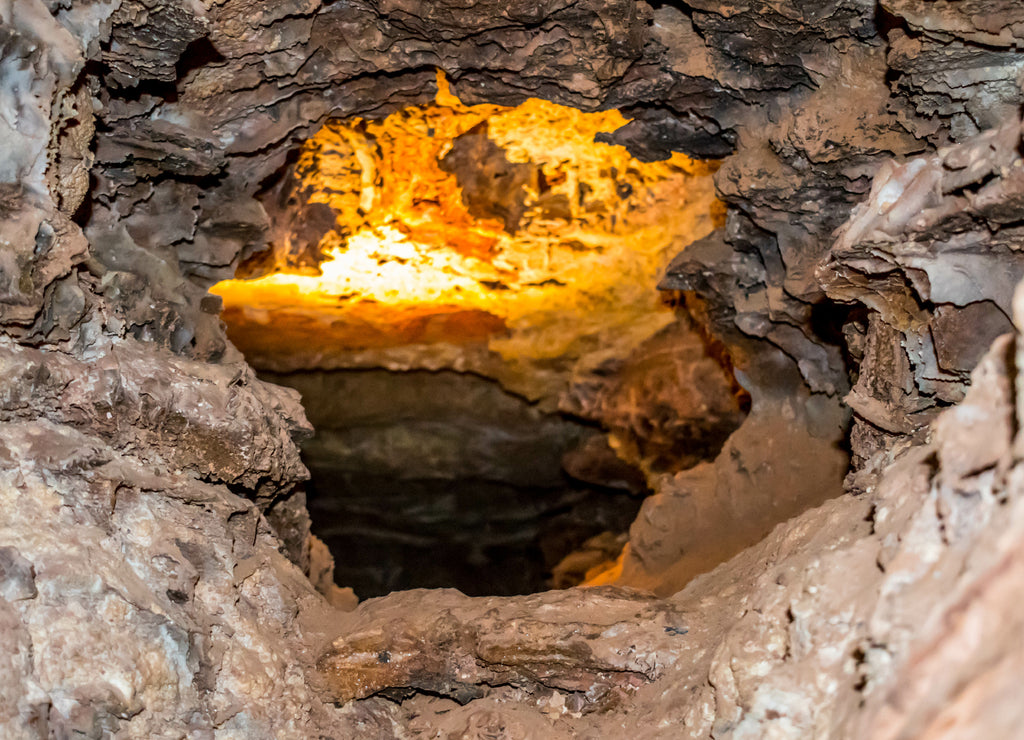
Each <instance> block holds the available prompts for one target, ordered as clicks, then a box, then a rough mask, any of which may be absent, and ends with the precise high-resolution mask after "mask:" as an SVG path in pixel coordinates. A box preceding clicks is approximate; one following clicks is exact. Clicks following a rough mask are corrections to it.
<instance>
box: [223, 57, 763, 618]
mask: <svg viewBox="0 0 1024 740" xmlns="http://www.w3.org/2000/svg"><path fill="white" fill-rule="evenodd" d="M436 84H437V93H436V95H435V100H433V101H431V102H430V103H428V104H425V105H415V106H406V107H404V108H400V109H398V110H396V111H393V112H391V113H389V114H388V115H386V116H384V117H382V118H378V119H367V118H361V117H355V118H350V119H335V118H329V119H327V120H326V121H325V122H324V124H323V125H322V126H321V128H320V129H319V130H318V131H317V132H316V133H314V134H313V136H311V137H310V138H309V139H308V140H306V141H304V142H303V143H302V144H300V145H299V146H297V147H296V149H294V150H293V152H294V153H293V154H292V155H291V156H290V157H289V158H288V159H287V160H286V161H287V164H286V165H285V166H284V168H283V170H282V171H280V172H278V173H276V175H275V179H272V180H267V181H264V184H263V186H262V192H261V193H260V194H259V196H258V197H259V199H260V201H261V202H262V203H263V204H264V208H265V210H266V211H267V212H268V215H269V216H270V234H271V235H270V238H269V240H268V241H269V246H268V247H267V248H266V249H263V250H260V251H256V252H254V253H253V254H252V255H251V256H250V257H249V258H248V259H246V260H244V261H242V262H241V263H240V264H239V267H238V269H237V271H236V277H235V278H234V279H230V280H226V281H222V282H220V283H217V284H216V285H214V286H213V287H212V288H211V289H210V290H211V293H212V294H214V295H216V296H219V297H220V298H221V299H222V301H223V306H224V307H223V311H222V313H221V316H222V318H223V320H224V321H225V323H226V326H227V335H228V338H229V339H230V340H231V341H232V343H233V344H234V345H235V346H236V347H237V348H238V349H240V350H241V351H242V352H243V354H244V355H245V358H246V360H247V362H248V363H249V364H250V365H251V366H252V367H253V368H254V369H255V370H256V371H257V372H258V373H259V376H260V377H261V378H262V379H265V380H268V381H270V382H274V383H276V384H279V385H284V386H288V387H291V388H294V389H296V390H298V391H299V392H300V394H301V396H302V399H303V405H304V407H305V411H306V416H307V418H308V420H309V421H310V423H311V424H312V425H313V427H314V429H315V433H314V436H313V438H312V439H310V440H308V441H307V442H306V443H305V444H304V445H303V448H302V449H303V462H304V463H305V464H306V467H307V468H308V469H309V471H310V475H311V479H310V480H309V481H308V482H307V483H306V484H305V485H304V489H305V493H306V503H307V508H308V509H309V512H310V516H311V525H312V533H313V534H314V535H315V536H317V537H318V538H319V539H320V540H322V541H323V542H324V543H325V544H326V545H327V546H328V548H329V549H330V551H331V553H332V554H333V556H334V561H335V580H336V581H337V582H338V583H339V584H341V585H343V586H344V587H347V588H351V589H353V590H354V592H355V594H356V595H357V596H358V597H359V598H367V597H376V596H383V595H385V594H387V593H389V592H390V591H395V590H406V589H410V588H417V587H430V588H439V587H454V588H458V589H459V590H460V591H462V592H463V593H466V594H467V595H473V596H481V595H488V594H493V595H512V594H521V593H530V592H533V591H540V590H544V589H545V588H548V587H551V586H554V585H558V586H567V585H575V584H576V583H578V582H580V581H581V580H583V578H584V576H585V575H586V571H587V570H595V571H596V570H598V569H600V567H601V566H604V567H605V568H609V567H611V565H612V564H613V561H614V560H615V559H616V558H617V557H618V555H619V554H620V551H621V548H622V545H623V544H624V542H625V539H626V532H627V530H628V528H629V525H630V524H631V523H632V521H633V519H634V518H635V517H636V514H637V511H638V509H639V506H640V501H641V500H642V497H643V495H644V494H645V493H646V492H647V485H646V480H645V477H644V469H647V470H648V471H652V472H655V473H664V472H675V471H678V470H681V469H684V468H690V467H693V466H695V465H696V464H698V463H699V462H702V461H704V460H711V459H713V458H714V457H715V456H716V455H717V454H718V452H719V451H720V450H721V447H722V445H723V444H724V442H725V440H726V438H727V437H728V436H729V434H730V433H731V432H733V431H734V429H735V428H736V427H737V426H739V422H740V419H741V418H742V415H743V412H744V407H743V406H744V401H745V398H744V392H743V390H742V388H740V386H739V385H738V383H737V382H736V380H735V378H734V377H732V375H731V371H730V368H729V363H728V357H727V353H725V352H724V351H720V352H719V353H718V355H717V356H715V354H714V352H713V351H712V350H711V348H709V347H708V342H707V341H706V340H705V339H704V338H702V337H700V336H699V335H698V333H697V332H696V331H694V330H693V327H687V326H686V325H684V323H683V322H681V321H680V320H679V319H678V318H677V317H676V310H675V309H674V307H673V305H672V302H673V298H672V296H671V295H662V294H660V293H659V291H658V290H657V288H656V285H657V282H658V279H659V277H660V275H661V273H662V272H663V271H664V269H665V268H666V267H667V265H668V263H669V261H670V260H671V258H672V257H673V256H674V255H675V251H674V250H675V247H676V243H677V242H678V241H687V240H692V239H694V238H699V237H702V236H706V235H707V234H709V233H710V232H711V231H712V230H713V229H714V226H715V222H716V221H719V222H720V221H721V219H722V216H723V215H724V209H723V207H722V204H721V202H720V201H718V200H717V199H716V198H715V197H714V186H713V184H712V175H713V172H714V168H715V167H716V165H717V163H716V162H714V161H710V162H699V161H695V160H692V159H690V158H689V157H687V156H685V155H683V154H681V153H674V154H672V155H671V156H670V157H669V158H668V159H665V160H656V161H652V162H644V161H641V160H640V159H637V158H636V157H634V156H632V155H631V154H630V152H629V151H628V150H627V149H626V148H625V147H623V146H621V145H618V144H614V143H612V142H610V141H601V139H602V138H607V137H609V136H610V135H611V134H612V133H614V131H616V130H617V129H619V128H621V127H622V126H624V125H625V124H626V119H625V118H624V117H623V116H622V114H621V113H619V112H618V111H604V112H590V113H587V112H583V111H580V110H578V109H576V108H572V107H568V106H561V105H558V104H555V103H551V102H548V101H544V100H541V99H537V98H530V99H528V100H526V101H524V102H523V103H520V104H519V105H517V106H507V105H495V104H476V105H466V104H464V103H462V101H461V100H459V99H458V97H457V96H455V95H453V94H452V92H451V90H450V86H449V84H448V81H447V80H446V78H445V77H444V75H443V73H441V72H438V73H437V78H436ZM680 387H683V388H685V390H677V389H678V388H680ZM616 450H617V452H616ZM567 558H568V560H566V559H567ZM563 561H565V562H564V563H563ZM586 566H589V567H586Z"/></svg>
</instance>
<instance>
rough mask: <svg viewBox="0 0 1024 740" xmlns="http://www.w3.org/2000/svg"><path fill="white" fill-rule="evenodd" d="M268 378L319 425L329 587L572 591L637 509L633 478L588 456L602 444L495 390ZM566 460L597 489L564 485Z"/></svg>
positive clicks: (617, 544)
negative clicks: (294, 396) (291, 392)
mask: <svg viewBox="0 0 1024 740" xmlns="http://www.w3.org/2000/svg"><path fill="white" fill-rule="evenodd" d="M264 377H265V379H267V380H270V381H271V382H275V383H279V384H282V385H290V386H292V387H294V388H296V389H298V390H299V391H300V392H301V393H302V395H303V401H304V404H305V406H306V408H307V413H308V415H309V419H310V421H311V422H312V424H313V425H314V427H315V428H316V434H315V436H314V437H313V439H312V440H311V441H310V442H308V443H307V444H306V445H305V446H304V448H303V459H304V461H305V463H306V465H307V467H308V468H309V469H310V473H311V475H312V479H311V480H310V482H309V483H308V484H307V503H308V507H309V511H310V515H311V517H312V520H313V533H314V534H315V535H317V536H318V537H320V539H322V540H323V541H324V542H325V543H326V544H327V546H328V547H329V548H330V550H331V552H332V553H333V555H334V558H335V580H336V582H337V583H339V584H342V585H345V586H349V587H351V588H353V589H354V591H355V593H356V594H357V595H358V596H359V597H360V598H367V597H374V596H381V595H384V594H386V593H389V592H391V591H397V590H404V589H408V588H439V587H454V588H458V589H459V590H461V591H462V592H463V593H466V594H468V595H512V594H521V593H530V592H534V591H539V590H543V589H546V588H550V587H564V586H569V585H575V584H576V583H578V582H579V581H581V580H582V579H583V577H584V576H585V575H586V573H587V571H590V570H593V569H595V568H598V567H599V566H601V565H603V564H608V563H609V562H610V561H612V560H614V558H615V557H616V556H617V555H618V554H619V551H620V550H621V548H622V545H623V543H624V541H625V532H626V530H627V529H628V527H629V525H630V523H631V522H632V520H633V518H634V517H635V516H636V512H637V509H638V508H639V505H640V501H641V494H642V492H643V488H644V482H643V478H642V476H641V475H640V474H639V473H638V471H635V470H632V469H631V468H629V466H627V465H625V464H623V463H621V462H619V463H618V464H616V462H617V461H616V458H615V456H614V453H612V452H611V450H610V449H608V448H607V447H605V448H604V450H605V453H606V454H604V455H599V454H595V452H594V447H595V443H597V444H598V445H599V444H600V442H602V441H603V435H601V434H599V433H598V432H596V431H595V430H593V429H591V428H588V427H585V426H583V425H581V424H579V423H574V422H572V421H570V420H567V419H565V418H562V417H560V416H558V415H553V414H546V413H543V412H541V411H540V410H539V409H537V407H536V406H535V405H533V404H530V403H527V402H526V401H524V400H523V399H520V398H517V397H515V396H512V395H511V394H509V393H506V392H505V391H503V390H502V389H501V388H500V387H499V386H498V384H497V383H495V382H494V381H491V380H487V379H484V378H481V377H479V376H476V375H471V374H465V373H457V372H452V371H441V372H427V371H409V372H390V371H387V370H380V369H376V370H341V371H333V372H322V371H320V372H305V373H290V374H285V375H275V374H268V375H265V376H264ZM584 455H585V456H586V457H585V459H584V457H583V456H584ZM563 459H565V460H566V462H567V465H566V467H568V468H569V469H570V470H573V471H574V472H576V474H577V475H578V476H582V477H587V478H592V479H594V480H598V481H599V482H601V483H603V484H604V485H594V484H588V483H587V482H586V481H584V480H581V479H580V478H576V479H573V478H571V477H570V476H569V475H568V474H567V473H566V472H565V470H564V469H563ZM600 463H603V465H604V468H603V469H602V470H596V469H595V468H594V466H595V465H597V464H600ZM588 465H589V467H588ZM597 474H601V477H600V478H598V477H597ZM570 554H573V557H572V558H569V559H567V560H566V561H565V562H564V563H563V562H562V561H563V559H566V558H567V556H569V555H570Z"/></svg>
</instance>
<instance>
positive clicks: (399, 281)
mask: <svg viewBox="0 0 1024 740" xmlns="http://www.w3.org/2000/svg"><path fill="white" fill-rule="evenodd" d="M438 84H439V92H438V95H437V97H436V100H435V102H434V103H433V104H432V105H426V106H417V107H411V108H407V109H404V110H401V111H398V112H396V113H393V114H392V115H390V116H388V117H387V118H385V119H383V120H379V121H370V120H360V119H354V120H344V121H342V120H330V121H328V122H327V123H326V124H325V125H324V127H323V128H322V129H321V130H320V132H319V133H317V134H316V135H315V136H314V137H312V138H311V139H310V140H309V141H308V142H307V143H306V144H305V146H304V147H303V150H302V152H301V154H300V157H299V160H298V162H297V163H296V166H295V177H296V178H297V184H298V187H297V191H298V192H300V193H302V194H303V195H304V197H305V198H307V200H308V202H311V203H323V204H326V205H328V206H329V207H330V208H331V210H332V211H333V212H334V213H335V214H337V226H336V228H335V229H334V230H333V231H331V232H329V233H328V234H327V235H326V236H325V237H324V238H323V240H322V241H321V243H320V244H319V249H320V250H321V251H322V252H323V253H324V254H325V255H326V256H327V260H326V261H324V262H322V263H321V264H320V271H321V274H320V275H309V274H299V271H298V270H295V269H289V268H288V266H287V264H286V260H284V259H283V258H282V259H281V260H278V268H277V271H276V272H273V273H272V274H269V275H264V276H263V277H260V278H257V279H252V280H229V281H225V282H222V283H220V284H218V285H216V286H214V288H213V289H212V292H214V293H217V294H219V295H220V296H222V297H223V299H224V302H225V308H226V310H225V319H226V320H227V321H228V323H229V325H235V324H238V323H239V322H255V323H259V324H263V325H267V324H270V323H272V322H273V318H272V317H273V316H275V315H278V314H289V315H291V316H292V317H294V316H295V315H297V314H298V313H304V315H307V316H310V317H312V316H315V317H316V320H317V321H325V320H327V319H325V316H330V317H331V318H330V319H329V321H330V322H334V323H335V324H337V323H338V322H344V321H357V320H358V319H357V318H355V317H357V316H358V315H362V314H365V313H366V312H367V311H368V310H369V306H371V305H372V306H373V307H374V308H373V309H372V312H373V313H374V315H380V311H381V309H384V308H386V307H391V308H393V309H394V310H395V311H401V312H404V314H403V315H409V314H410V312H412V313H420V314H424V313H430V312H432V311H440V312H442V313H445V314H451V312H452V311H453V310H462V311H470V312H474V313H475V314H480V313H481V312H482V313H484V314H489V315H491V316H493V317H495V319H496V321H494V322H491V323H490V324H489V325H490V326H492V330H493V329H494V328H497V330H498V331H499V334H501V336H495V337H494V338H493V339H492V342H491V349H492V350H493V351H497V352H499V353H500V354H502V355H509V356H511V355H521V354H522V353H523V352H525V353H526V354H527V355H529V356H532V357H543V356H552V357H553V356H557V355H558V354H559V353H562V352H565V351H566V349H567V347H568V346H569V345H571V344H573V343H575V342H578V341H580V339H581V337H586V336H588V335H596V334H597V333H598V332H600V331H606V330H608V329H609V328H610V329H611V330H612V331H615V330H616V327H618V331H619V332H620V333H623V332H624V333H625V334H627V335H629V336H630V338H631V339H635V338H636V337H637V336H639V337H641V338H642V337H643V336H646V335H649V334H650V333H652V332H653V331H656V330H657V329H658V328H660V326H663V325H664V324H665V323H667V321H669V320H670V314H669V313H667V312H666V311H665V310H664V309H663V308H661V307H660V306H659V303H658V297H657V294H656V291H654V289H653V287H654V284H655V282H656V281H657V278H658V275H659V274H660V272H661V270H662V269H663V268H664V266H665V264H666V263H667V260H668V259H669V257H670V256H672V255H673V254H674V253H675V252H676V251H678V249H679V248H680V247H681V246H682V245H683V244H685V243H686V242H688V241H690V240H692V239H694V238H698V237H700V236H702V235H704V234H706V233H708V232H709V231H710V230H711V228H712V224H711V216H710V213H711V212H712V210H713V207H714V203H715V201H714V196H713V192H712V189H711V185H710V178H709V177H708V175H710V174H711V173H712V172H713V170H714V167H713V165H707V164H703V163H698V162H694V161H692V160H690V159H688V158H687V157H685V156H683V155H681V154H676V155H674V156H673V157H672V158H671V159H669V160H666V161H663V162H655V163H650V164H645V163H642V162H639V161H637V160H636V159H634V158H632V157H631V156H630V155H629V153H628V152H627V151H626V150H625V149H624V148H622V147H619V146H614V145H609V144H600V143H595V142H594V137H595V135H596V134H597V133H599V132H611V131H614V130H616V129H617V128H619V127H621V126H623V125H625V123H627V119H626V118H624V117H623V116H622V114H621V113H619V112H618V111H605V112H599V113H584V112H581V111H578V110H575V109H572V108H566V107H562V106H559V105H556V104H554V103H550V102H546V101H542V100H536V99H532V100H529V101H527V102H525V103H523V104H522V105H519V106H516V107H514V108H512V107H504V106H497V105H464V104H463V103H462V102H461V101H459V100H458V98H456V97H455V96H454V95H453V94H452V93H451V92H450V90H449V88H448V85H447V82H446V81H445V79H444V77H443V76H442V75H440V74H439V75H438ZM481 124H484V125H486V136H487V138H488V139H489V140H490V142H493V145H494V146H496V147H499V148H500V149H501V150H503V152H504V155H503V156H504V158H505V159H506V160H507V161H506V162H505V163H504V164H502V163H501V162H499V165H501V166H505V165H507V167H508V168H509V171H513V170H514V171H515V173H523V174H521V176H520V174H516V176H517V177H520V179H521V180H522V182H521V192H520V191H519V190H516V191H515V192H513V193H511V195H510V202H512V206H510V207H511V208H513V209H514V208H520V209H521V211H522V213H521V214H520V216H521V218H520V219H519V221H518V228H514V229H509V228H508V227H507V224H506V223H505V222H504V221H503V220H502V219H501V218H498V217H494V216H490V215H485V216H480V215H474V213H473V209H472V207H471V206H470V205H467V202H469V200H470V199H468V198H467V194H466V192H465V190H464V187H463V186H462V185H460V180H459V177H457V176H456V174H453V173H452V172H449V171H446V170H445V168H444V167H443V166H442V164H441V163H442V161H443V160H444V159H445V157H446V156H447V155H448V154H449V153H450V152H452V150H453V148H454V147H456V146H457V144H458V141H459V137H460V136H463V135H464V134H467V132H470V133H472V130H473V129H474V127H477V126H479V125H481ZM488 146H490V145H489V144H488ZM470 161H472V160H470ZM509 163H510V164H509ZM517 167H519V168H520V169H515V168H517ZM498 194H499V196H501V195H503V194H502V193H501V192H499V193H498ZM506 194H507V193H506ZM513 196H514V197H513ZM516 198H518V200H516ZM513 201H514V202H513ZM510 231H511V232H512V233H510ZM292 246H293V245H288V244H277V245H275V250H278V251H275V254H278V253H280V254H282V255H286V254H288V253H289V248H291V247H292ZM292 251H294V250H292ZM360 305H362V306H363V307H364V309H359V306H360ZM360 311H362V314H360ZM474 325H476V324H474ZM346 336H348V335H346ZM449 339H451V340H452V341H457V340H458V338H457V337H455V338H449ZM236 341H237V340H236ZM346 341H347V340H346ZM396 341H402V342H404V341H408V337H404V338H400V339H399V338H396ZM527 345H528V346H527ZM242 349H243V350H244V351H247V352H248V351H249V349H247V348H246V347H245V346H243V347H242Z"/></svg>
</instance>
